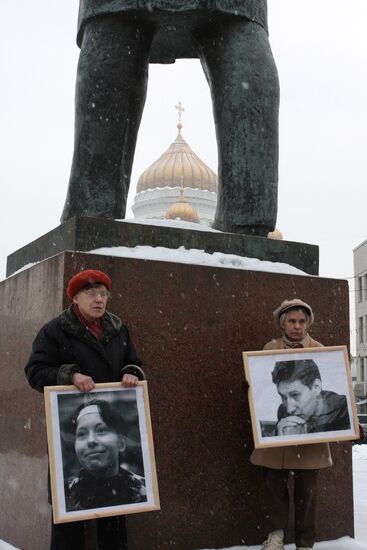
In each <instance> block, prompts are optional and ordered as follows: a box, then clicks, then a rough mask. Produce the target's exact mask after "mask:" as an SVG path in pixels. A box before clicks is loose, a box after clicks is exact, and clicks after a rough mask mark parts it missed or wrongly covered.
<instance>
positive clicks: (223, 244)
mask: <svg viewBox="0 0 367 550" xmlns="http://www.w3.org/2000/svg"><path fill="white" fill-rule="evenodd" d="M138 245H140V246H164V247H167V248H178V247H180V246H184V247H185V248H197V249H199V250H205V252H209V253H213V252H224V253H227V254H237V255H239V256H247V257H249V258H258V259H259V260H268V261H270V262H283V263H287V264H290V265H293V266H294V267H297V268H299V269H301V270H302V271H305V272H306V273H309V274H310V275H317V274H318V272H319V271H318V269H319V247H318V246H315V245H311V244H305V243H296V242H291V241H277V240H273V239H267V238H263V237H252V236H249V235H237V234H234V233H214V232H210V231H195V230H191V229H180V228H175V227H167V226H166V227H164V226H163V227H162V226H157V225H145V224H137V223H129V222H124V221H116V220H103V219H97V218H87V217H77V218H72V219H71V220H68V221H67V222H65V223H63V224H61V225H59V226H58V227H56V228H55V229H53V230H52V231H50V232H49V233H46V234H45V235H43V236H42V237H40V238H39V239H36V240H35V241H33V242H31V243H29V244H27V245H26V246H24V247H23V248H20V249H19V250H16V251H15V252H13V253H12V254H10V255H9V256H8V261H7V276H9V275H12V274H13V273H15V272H16V271H18V269H20V268H22V267H23V266H25V265H28V264H29V263H34V262H37V261H39V260H44V259H45V258H49V257H50V256H54V255H55V254H58V253H59V252H64V251H66V250H78V251H88V250H93V249H95V248H101V247H109V246H129V247H134V246H138Z"/></svg>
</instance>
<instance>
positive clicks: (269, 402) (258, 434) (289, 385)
mask: <svg viewBox="0 0 367 550" xmlns="http://www.w3.org/2000/svg"><path fill="white" fill-rule="evenodd" d="M243 360H244V368H245V376H246V380H247V382H248V384H249V392H248V398H249V405H250V416H251V424H252V432H253V438H254V444H255V448H256V449H261V448H268V447H282V446H287V445H307V444H311V443H320V442H331V441H346V440H355V439H358V438H359V424H358V417H357V410H356V405H355V400H354V393H353V387H352V378H351V371H350V367H349V359H348V350H347V347H346V346H329V347H318V348H295V349H284V350H263V351H249V352H243ZM273 380H274V381H273Z"/></svg>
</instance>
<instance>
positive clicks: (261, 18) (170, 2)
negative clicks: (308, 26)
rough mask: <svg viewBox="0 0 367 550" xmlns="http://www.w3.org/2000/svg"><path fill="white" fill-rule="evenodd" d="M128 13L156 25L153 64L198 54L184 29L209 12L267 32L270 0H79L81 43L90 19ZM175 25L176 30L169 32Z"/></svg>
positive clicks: (190, 27) (193, 26) (192, 25)
mask: <svg viewBox="0 0 367 550" xmlns="http://www.w3.org/2000/svg"><path fill="white" fill-rule="evenodd" d="M128 12H133V14H134V16H136V15H137V14H139V17H140V16H142V19H144V20H146V21H148V22H151V23H152V24H153V25H154V29H155V32H154V38H153V43H152V47H151V52H150V62H151V63H171V62H173V61H174V60H175V59H178V58H185V57H198V54H197V51H195V48H194V47H192V44H191V43H190V41H189V42H186V40H187V39H186V38H185V37H184V35H183V34H182V30H183V29H184V28H186V29H189V30H190V29H192V28H195V26H196V25H197V24H199V25H203V24H205V23H206V22H207V20H208V19H209V15H208V14H209V13H211V14H213V13H217V14H219V15H220V14H228V15H236V16H237V15H238V16H241V17H244V18H246V19H248V20H250V21H253V22H255V23H258V24H259V25H261V26H262V27H263V28H264V29H265V30H266V31H267V0H80V4H79V18H78V35H77V43H78V45H79V46H81V44H82V41H83V33H84V28H85V25H86V24H87V23H88V21H91V20H93V19H95V18H97V17H101V16H106V15H107V16H110V15H122V14H126V13H128ZM170 17H171V19H170ZM172 28H174V32H170V30H171V29H172ZM167 38H168V40H167Z"/></svg>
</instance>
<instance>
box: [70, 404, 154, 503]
mask: <svg viewBox="0 0 367 550" xmlns="http://www.w3.org/2000/svg"><path fill="white" fill-rule="evenodd" d="M127 433H128V426H127V422H126V419H125V415H124V416H122V415H121V414H120V411H119V410H118V409H117V407H116V406H115V405H114V404H111V403H109V402H108V401H106V400H104V399H98V398H96V399H92V400H88V401H86V402H84V403H82V404H81V405H79V406H78V407H77V409H76V411H75V412H74V414H73V415H72V416H71V418H69V419H68V422H67V429H66V431H64V440H65V442H66V445H65V448H64V453H63V454H64V455H65V458H66V462H65V468H64V471H65V470H66V471H65V474H66V475H65V476H64V477H65V505H66V511H68V512H70V511H76V510H88V509H93V508H101V507H107V506H120V505H124V504H134V503H138V502H145V501H146V488H145V480H144V477H143V476H141V475H138V474H137V473H134V472H133V471H131V470H130V469H129V466H130V464H131V462H132V459H131V457H130V459H129V457H128V456H127V454H128V453H127ZM70 452H72V454H73V455H74V456H73V458H72V459H70V456H69V457H68V456H67V455H68V454H69V455H70ZM130 455H131V456H134V455H135V457H136V455H139V452H138V451H137V450H135V451H134V452H133V453H132V454H131V451H130ZM135 460H136V461H137V462H139V456H137V458H135ZM70 469H72V470H73V471H74V473H73V475H69V476H68V475H67V472H68V470H69V471H70ZM135 469H136V468H135Z"/></svg>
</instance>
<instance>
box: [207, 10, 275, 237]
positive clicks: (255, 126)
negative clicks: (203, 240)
mask: <svg viewBox="0 0 367 550" xmlns="http://www.w3.org/2000/svg"><path fill="white" fill-rule="evenodd" d="M196 38H197V40H198V42H199V45H200V46H199V52H200V58H201V63H202V65H203V68H204V71H205V74H206V77H207V80H208V83H209V86H210V90H211V95H212V100H213V111H214V120H215V125H216V134H217V143H218V180H219V189H218V205H217V211H216V215H215V220H214V224H213V227H215V228H217V229H220V230H221V231H229V232H234V233H246V234H252V235H259V236H267V234H268V232H269V231H272V230H273V229H274V227H275V222H276V214H277V186H278V110H279V83H278V74H277V69H276V66H275V62H274V59H273V55H272V52H271V49H270V45H269V41H268V37H267V34H266V32H265V31H264V29H263V28H262V27H260V26H259V25H257V24H256V23H252V22H249V21H247V20H245V19H243V18H239V17H233V18H228V19H224V20H223V22H222V23H218V24H214V23H213V25H211V26H209V25H208V26H206V27H205V29H201V30H200V32H199V33H198V34H197V36H196Z"/></svg>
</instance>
